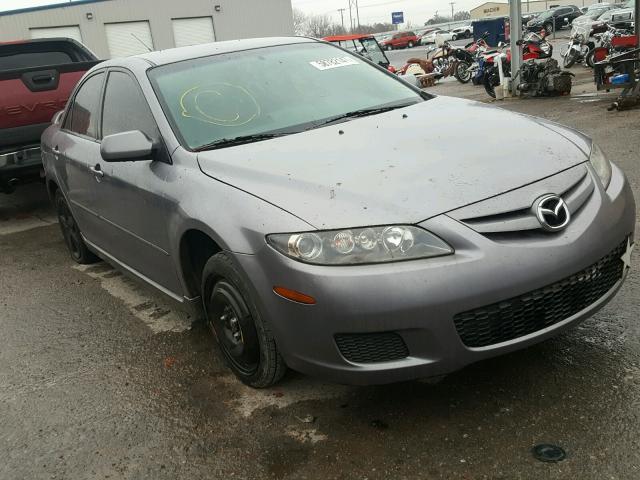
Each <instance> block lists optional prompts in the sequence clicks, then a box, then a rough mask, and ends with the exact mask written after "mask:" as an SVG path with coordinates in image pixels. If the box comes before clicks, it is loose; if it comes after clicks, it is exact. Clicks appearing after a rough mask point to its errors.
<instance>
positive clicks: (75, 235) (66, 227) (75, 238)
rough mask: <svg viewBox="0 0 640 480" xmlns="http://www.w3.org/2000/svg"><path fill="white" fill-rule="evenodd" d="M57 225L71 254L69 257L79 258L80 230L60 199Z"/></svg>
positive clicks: (80, 245)
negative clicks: (58, 224)
mask: <svg viewBox="0 0 640 480" xmlns="http://www.w3.org/2000/svg"><path fill="white" fill-rule="evenodd" d="M57 210H58V223H60V228H61V230H62V236H63V237H64V241H65V243H66V244H67V247H68V248H69V251H70V252H71V256H72V257H73V258H75V259H78V258H80V256H81V255H82V253H81V247H82V237H81V236H80V229H79V228H78V224H77V223H76V221H75V219H74V218H73V215H71V211H70V210H69V207H68V206H67V204H66V202H65V201H64V200H63V199H62V198H59V199H58V209H57Z"/></svg>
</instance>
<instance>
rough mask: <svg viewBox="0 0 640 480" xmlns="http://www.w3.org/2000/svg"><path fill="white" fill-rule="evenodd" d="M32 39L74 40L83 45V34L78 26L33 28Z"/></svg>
mask: <svg viewBox="0 0 640 480" xmlns="http://www.w3.org/2000/svg"><path fill="white" fill-rule="evenodd" d="M30 32H31V38H60V37H63V38H73V39H74V40H77V41H78V42H80V43H82V34H81V33H80V27H79V26H78V25H70V26H68V27H47V28H32V29H31V30H30Z"/></svg>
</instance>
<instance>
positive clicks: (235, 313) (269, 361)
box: [201, 252, 287, 388]
mask: <svg viewBox="0 0 640 480" xmlns="http://www.w3.org/2000/svg"><path fill="white" fill-rule="evenodd" d="M201 291H202V299H203V305H204V311H205V315H206V319H207V323H208V325H209V327H210V329H211V331H212V332H213V334H214V335H215V337H216V338H217V340H218V342H217V343H218V346H219V348H220V350H221V352H222V355H223V357H224V359H225V360H226V362H227V364H228V365H229V367H230V368H231V370H232V371H233V373H234V374H235V375H236V377H238V379H239V380H240V381H242V382H243V383H245V384H247V385H249V386H251V387H254V388H265V387H270V386H271V385H273V384H275V383H276V382H278V381H279V380H280V379H281V378H282V376H283V375H284V374H285V372H286V369H287V367H286V365H285V363H284V360H283V359H282V357H281V356H280V353H279V352H278V347H277V346H276V342H275V340H274V338H273V335H272V334H271V330H270V328H269V326H268V325H267V324H266V323H265V322H264V320H263V319H262V317H261V315H260V312H259V311H258V309H257V307H256V305H255V303H254V301H253V299H252V298H251V294H250V293H249V292H250V289H249V288H248V286H247V285H246V283H245V281H244V280H243V276H242V275H241V273H240V272H239V270H238V269H237V267H236V266H235V264H234V263H233V261H232V260H231V258H230V257H229V256H228V255H227V254H226V253H224V252H221V253H218V254H216V255H214V256H213V257H211V258H210V259H209V260H208V261H207V264H206V265H205V267H204V270H203V272H202V290H201Z"/></svg>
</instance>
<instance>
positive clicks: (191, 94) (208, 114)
mask: <svg viewBox="0 0 640 480" xmlns="http://www.w3.org/2000/svg"><path fill="white" fill-rule="evenodd" d="M211 96H217V97H221V98H223V99H224V100H229V104H230V105H231V104H233V103H235V104H234V105H233V106H234V107H235V108H236V109H237V111H236V112H233V113H231V114H230V115H229V116H228V117H227V118H220V117H218V116H217V112H213V111H211V110H212V108H213V106H215V102H213V105H209V106H207V105H206V100H205V99H206V98H207V97H211ZM180 108H181V110H182V111H181V115H182V116H183V117H185V118H193V119H195V120H199V121H201V122H205V123H210V124H213V125H218V126H221V127H240V126H242V125H246V124H247V123H249V122H251V121H253V120H254V119H255V118H256V117H258V116H259V115H260V114H261V108H260V104H259V103H258V100H257V99H256V98H255V97H254V96H253V95H252V94H251V93H250V92H249V91H248V90H247V89H246V88H244V87H242V86H240V85H233V84H230V83H222V82H219V83H211V84H208V85H198V86H195V87H191V88H189V89H188V90H185V91H184V92H183V93H182V95H181V96H180Z"/></svg>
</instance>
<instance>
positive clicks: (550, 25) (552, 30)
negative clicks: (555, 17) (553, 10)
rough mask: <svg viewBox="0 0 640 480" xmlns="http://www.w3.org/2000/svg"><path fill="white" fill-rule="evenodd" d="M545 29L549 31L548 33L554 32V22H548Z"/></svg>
mask: <svg viewBox="0 0 640 480" xmlns="http://www.w3.org/2000/svg"><path fill="white" fill-rule="evenodd" d="M544 29H545V30H546V31H547V35H551V34H552V33H553V32H554V29H553V24H552V23H547V24H546V25H545V26H544Z"/></svg>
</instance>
